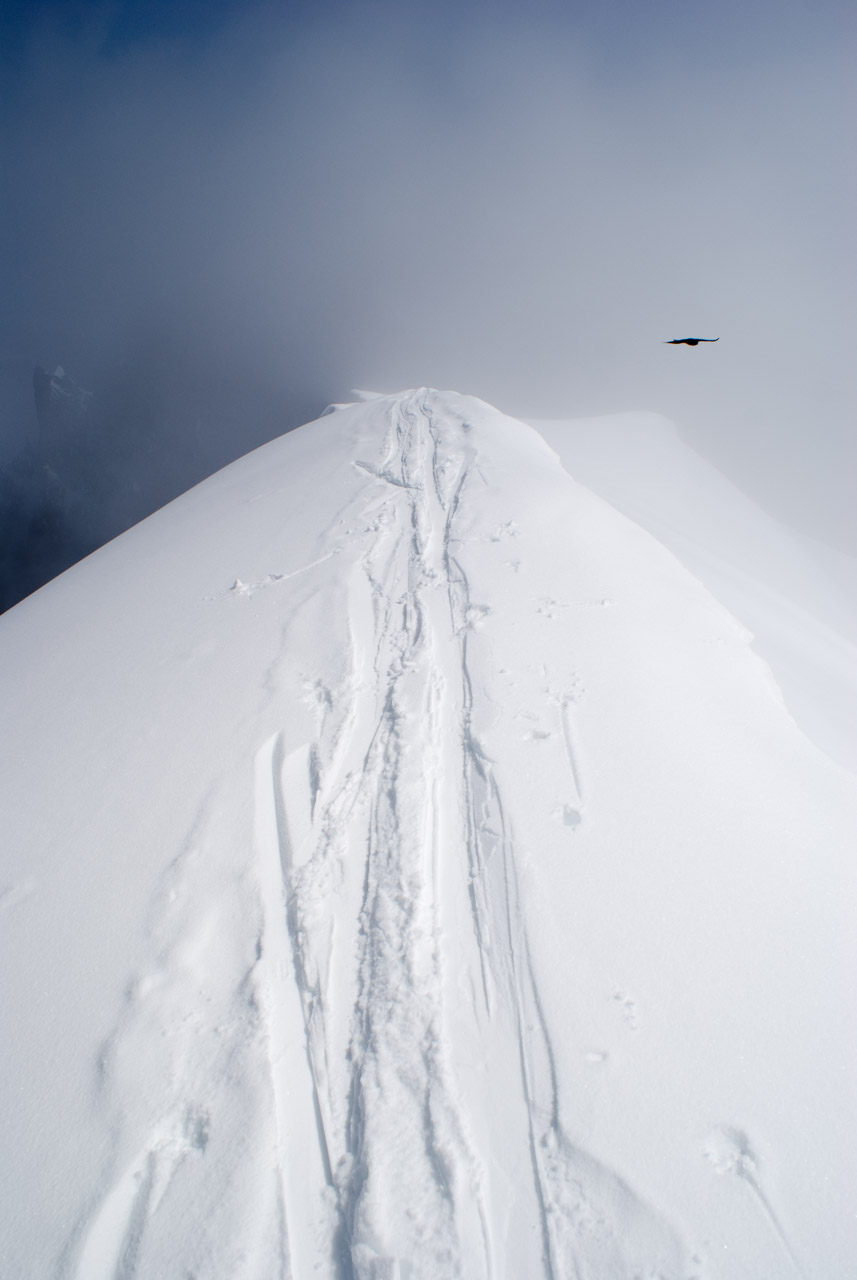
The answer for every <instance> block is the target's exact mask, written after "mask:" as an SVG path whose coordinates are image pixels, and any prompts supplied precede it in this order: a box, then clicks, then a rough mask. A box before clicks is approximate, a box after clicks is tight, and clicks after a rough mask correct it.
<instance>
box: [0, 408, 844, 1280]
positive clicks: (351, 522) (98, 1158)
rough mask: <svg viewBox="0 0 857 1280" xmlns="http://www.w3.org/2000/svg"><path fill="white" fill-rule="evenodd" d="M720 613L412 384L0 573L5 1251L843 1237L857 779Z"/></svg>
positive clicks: (255, 1264)
mask: <svg viewBox="0 0 857 1280" xmlns="http://www.w3.org/2000/svg"><path fill="white" fill-rule="evenodd" d="M556 430H557V428H556V424H554V426H553V431H554V433H555V432H556ZM551 438H553V436H552V437H551ZM670 447H671V448H672V449H673V450H674V451H676V450H680V449H681V448H682V446H681V445H680V444H679V442H678V440H677V438H675V439H674V441H673V444H672V446H670ZM711 492H714V490H713V489H712V490H711ZM748 527H749V526H748ZM754 527H755V526H754ZM685 532H686V533H687V530H686V531H685ZM692 541H693V540H692V539H691V538H690V537H689V536H688V537H687V538H686V542H687V543H688V545H691V544H692ZM697 550H698V544H697ZM748 554H749V552H748ZM825 634H826V633H825ZM751 639H752V637H751V636H750V633H749V632H748V631H747V630H746V628H745V626H744V625H742V622H739V621H736V619H735V618H734V617H733V616H732V615H731V614H730V613H729V612H727V610H726V608H725V607H724V606H723V605H722V604H721V603H720V602H719V601H718V600H716V599H715V598H714V597H713V596H712V595H711V594H709V591H708V590H707V589H706V587H704V586H703V585H702V583H701V582H700V581H699V579H698V578H697V577H694V576H692V574H691V572H690V571H689V570H688V569H687V568H686V567H684V565H683V564H682V563H681V562H680V560H679V559H677V558H676V557H675V555H674V554H673V553H672V552H671V551H668V550H667V549H666V548H665V547H664V546H663V545H662V544H661V543H660V542H658V541H656V540H655V539H654V538H653V537H652V536H651V534H650V533H648V532H645V531H644V530H643V529H642V528H640V527H639V525H637V524H634V523H632V522H631V521H630V520H629V519H628V518H627V517H626V516H624V515H621V514H619V512H618V511H617V510H615V509H614V508H613V507H611V506H609V505H607V503H606V502H605V501H604V500H603V499H602V498H601V497H598V496H596V495H595V494H594V493H593V492H591V491H590V490H588V489H586V488H584V487H583V486H582V485H581V484H579V483H577V482H576V481H575V479H573V478H572V475H571V474H569V472H568V471H566V470H565V469H564V467H563V465H562V463H561V462H560V460H559V457H558V456H557V454H556V453H554V452H553V451H552V449H551V448H550V447H549V446H548V445H547V443H546V442H545V439H544V438H543V437H542V436H541V435H540V434H539V433H538V432H537V431H536V430H534V429H533V428H532V427H529V426H525V425H524V424H523V423H520V422H516V421H514V420H512V419H510V418H507V417H505V416H503V415H502V414H501V413H498V412H497V411H496V410H494V409H491V408H489V407H488V406H487V405H485V404H484V403H482V402H480V401H478V400H474V399H470V398H467V397H461V396H457V395H453V394H440V393H437V392H433V391H425V390H421V391H417V392H409V393H406V394H404V395H400V396H392V397H379V398H376V399H372V400H368V401H366V402H365V403H360V404H355V405H350V406H344V407H339V408H337V410H336V411H335V412H331V413H329V414H327V415H326V416H324V417H323V418H321V419H320V420H319V421H317V422H315V423H311V424H309V425H308V426H306V427H304V428H302V429H300V430H299V431H296V432H293V433H291V434H289V435H287V436H284V437H283V438H282V439H280V440H278V441H276V442H274V443H272V444H269V445H267V446H265V447H264V448H262V449H259V450H258V451H256V452H255V453H253V454H250V455H249V456H247V457H246V458H244V459H242V460H241V461H240V462H238V463H235V464H234V465H232V466H230V467H228V468H226V469H225V470H224V471H222V472H220V473H219V474H217V475H216V476H213V477H212V478H211V479H209V480H207V481H206V482H204V483H203V484H201V485H199V486H198V487H197V488H196V489H193V490H192V491H191V492H189V493H188V494H186V495H185V496H184V497H182V498H180V499H179V500H177V501H176V502H173V503H172V504H170V505H169V506H168V507H166V508H165V509H164V510H162V511H160V512H158V513H157V514H156V515H154V516H153V517H151V518H150V519H148V520H146V521H144V522H143V523H142V524H140V525H138V526H137V527H136V528H134V529H132V530H130V531H129V532H128V533H126V534H124V535H123V536H122V537H120V538H118V539H117V540H116V541H115V542H113V543H111V544H110V545H108V546H107V547H105V548H103V549H102V550H101V551H99V552H97V553H96V554H95V555H93V556H91V557H90V558H89V559H88V560H86V561H84V562H83V563H82V564H80V565H78V566H77V567H75V568H74V569H72V570H70V571H69V572H68V573H66V574H64V575H63V576H62V577H61V578H60V579H58V580H57V581H55V582H54V583H52V584H50V585H49V586H48V587H46V588H45V589H43V590H42V591H40V592H38V593H37V594H36V595H35V596H33V597H31V598H30V599H29V600H27V601H25V602H24V603H22V604H21V605H19V606H18V607H17V608H15V609H13V610H12V611H10V613H8V614H7V615H5V616H4V617H3V618H2V619H0V656H2V663H0V670H2V681H3V687H2V705H3V708H4V723H5V733H4V751H5V756H4V762H3V768H2V776H1V777H0V787H2V804H3V814H4V837H5V838H4V847H3V850H2V855H0V895H2V896H0V920H2V948H3V950H2V966H3V974H4V983H3V997H2V1000H3V1006H2V1007H3V1025H4V1028H5V1035H4V1054H3V1058H2V1065H0V1072H2V1077H0V1083H1V1084H2V1099H3V1108H4V1120H3V1125H4V1153H5V1158H4V1162H3V1168H2V1172H0V1261H2V1268H0V1269H2V1273H3V1274H4V1275H8V1276H10V1277H11V1276H16V1277H24V1276H33V1277H37V1276H38V1277H41V1276H57V1277H63V1278H65V1277H68V1278H69V1280H105V1278H107V1277H110V1278H115V1280H119V1277H122V1278H123V1280H125V1278H127V1277H140V1278H143V1277H145V1278H146V1280H163V1278H164V1277H185V1276H193V1277H194V1280H219V1278H222V1280H227V1278H228V1280H238V1278H239V1277H240V1278H243V1277H247V1280H251V1278H253V1280H256V1278H258V1280H273V1277H280V1276H286V1277H294V1280H308V1278H309V1277H320V1278H323V1280H327V1278H330V1280H352V1278H354V1277H359V1278H361V1280H447V1278H452V1277H461V1278H462V1280H483V1278H484V1280H488V1278H489V1277H490V1278H491V1280H539V1278H544V1280H563V1278H566V1277H567V1278H568V1280H572V1278H574V1280H632V1278H642V1277H646V1278H647V1280H653V1278H654V1277H658V1278H659V1280H691V1277H694V1278H696V1280H759V1278H760V1277H771V1278H773V1277H783V1278H784V1280H789V1278H790V1277H804V1280H806V1278H810V1277H811V1278H817V1280H830V1278H831V1277H837V1278H838V1277H843V1278H844V1277H846V1276H849V1275H852V1276H853V1275H857V1269H855V1267H857V1264H855V1259H857V1222H855V1218H854V1212H853V1204H852V1196H853V1188H854V1187H855V1186H857V1145H855V1143H854V1137H853V1123H854V1117H855V1080H854V1061H855V1057H854V1054H855V1019H854V1006H853V978H854V974H855V972H857V963H855V962H857V954H855V952H857V929H855V921H854V903H855V901H857V898H855V892H854V890H855V879H857V872H855V860H854V856H853V854H854V848H855V834H857V781H856V780H855V777H854V775H853V774H852V773H851V772H849V771H848V770H847V769H845V768H843V767H842V766H841V765H840V764H839V763H835V762H834V761H833V760H832V759H831V757H830V755H828V754H826V753H825V752H824V751H822V750H821V749H820V748H819V747H818V746H817V745H816V744H815V743H814V742H812V741H811V740H810V739H809V738H808V737H807V736H805V734H804V732H803V731H802V730H801V729H800V728H798V726H797V724H796V723H795V721H794V720H793V719H792V718H791V715H790V714H789V711H788V709H787V707H786V704H785V702H784V700H783V697H782V695H781V694H780V692H779V689H778V687H777V684H776V682H775V680H774V678H773V677H772V675H771V672H770V670H769V668H768V667H767V666H766V665H765V663H764V662H763V660H762V658H761V657H760V656H758V654H757V653H756V652H755V651H754V649H753V648H752V645H751ZM844 644H845V642H844V641H843V645H844ZM842 651H843V652H844V649H843V650H842ZM796 652H797V650H796V649H794V648H793V649H792V650H789V653H791V654H792V655H793V654H794V653H796ZM795 661H797V659H795Z"/></svg>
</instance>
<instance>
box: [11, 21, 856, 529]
mask: <svg viewBox="0 0 857 1280" xmlns="http://www.w3.org/2000/svg"><path fill="white" fill-rule="evenodd" d="M855 12H857V11H855V9H854V6H853V0H758V2H756V0H721V2H718V3H713V0H593V2H592V3H589V2H588V0H586V2H584V3H577V2H576V0H564V3H557V4H552V3H539V0H529V2H528V3H526V4H525V3H493V4H489V3H468V2H467V0H456V2H455V3H452V2H451V0H450V2H449V3H432V4H417V3H414V4H408V3H402V2H401V0H399V2H397V3H392V4H383V3H377V4H363V3H350V2H349V0H340V2H339V3H333V2H330V0H328V2H320V3H319V2H317V3H308V2H302V3H298V4H283V3H280V4H261V5H255V6H254V5H252V4H238V3H228V2H227V0H221V2H220V3H212V0H193V2H190V0H156V2H155V0H136V2H134V0H114V2H113V3H107V4H103V5H99V4H90V5H86V4H81V3H77V4H58V3H55V4H47V3H45V4H39V3H34V0H28V3H26V4H23V3H11V2H10V0H0V15H2V18H1V19H0V21H1V22H2V26H0V31H2V39H3V65H2V72H3V82H2V89H0V95H2V108H3V152H4V161H3V179H2V181H3V189H4V190H3V215H2V216H3V224H4V225H3V228H2V245H3V253H2V256H3V259H4V275H5V282H4V285H3V288H2V302H0V351H2V353H3V355H4V357H5V358H6V359H20V360H24V361H27V362H30V363H35V362H37V361H38V362H39V363H42V364H44V365H45V366H46V367H49V368H50V367H53V365H54V364H56V363H61V364H62V365H63V366H64V367H65V368H66V370H67V371H68V372H69V373H70V374H71V375H72V376H73V377H74V378H75V379H76V380H77V381H79V382H81V383H82V384H83V385H85V386H87V385H92V384H98V385H104V384H106V383H109V381H110V378H111V377H112V376H113V375H114V374H115V371H116V370H117V369H122V368H124V369H127V368H128V366H129V364H131V365H134V364H135V362H136V363H137V364H139V363H140V361H141V360H143V357H142V356H141V354H140V353H141V352H144V351H145V352H148V353H149V354H148V356H147V357H146V359H148V360H149V362H150V365H149V367H151V366H152V365H153V364H154V365H155V366H157V367H158V368H159V369H160V367H161V364H166V365H167V366H169V367H170V368H172V369H179V371H180V372H179V373H176V374H175V378H176V379H177V380H178V381H179V382H181V380H182V378H185V379H186V380H187V379H188V378H190V379H191V381H193V378H195V379H196V380H197V381H196V383H195V385H199V384H200V382H205V381H207V380H208V381H210V380H212V379H213V380H215V381H217V379H220V378H223V377H224V376H228V377H229V378H230V379H231V380H232V381H233V382H234V384H235V385H236V386H240V385H247V386H250V385H252V386H254V387H255V388H257V389H259V388H262V389H264V392H265V394H269V395H270V397H271V402H272V403H277V404H281V405H283V406H285V408H284V419H283V420H284V424H285V425H294V422H295V421H297V420H300V418H301V417H306V416H308V415H309V414H310V413H311V412H317V411H319V410H320V409H321V408H322V407H323V406H324V404H325V403H327V401H329V400H335V399H342V398H347V394H348V390H349V388H350V387H352V386H369V387H377V388H379V389H384V390H394V389H399V388H401V387H404V386H411V385H416V384H422V383H428V384H431V385H435V386H440V387H453V388H455V389H457V390H461V391H466V392H472V393H474V394H476V395H480V396H483V397H484V398H486V399H488V400H491V401H492V402H494V403H496V404H497V405H499V406H500V407H501V408H503V409H505V410H507V411H509V412H511V413H514V414H518V415H539V414H541V415H554V416H560V415H569V416H571V415H580V414H586V415H589V414H595V413H608V412H611V411H614V410H623V409H634V408H640V409H652V410H656V411H660V412H664V413H666V414H669V415H670V416H672V417H674V418H675V419H676V420H677V421H678V423H679V425H680V427H681V429H682V431H683V433H684V434H685V436H686V438H687V439H689V440H690V441H691V443H694V444H695V445H696V446H697V447H698V448H700V450H701V451H702V452H704V453H706V454H707V456H709V457H710V458H711V459H712V460H713V461H714V462H716V463H717V464H718V465H720V466H722V467H723V468H724V469H725V470H727V471H728V472H729V473H730V474H731V475H732V476H733V477H734V478H736V479H737V480H738V481H739V483H742V484H743V485H744V487H745V488H746V489H748V490H749V491H750V492H751V493H753V494H754V495H755V496H756V497H758V498H760V499H761V500H763V501H764V502H765V503H766V504H767V505H768V506H769V507H770V508H771V509H772V510H774V511H775V512H776V514H778V515H779V516H780V517H786V518H791V519H792V521H793V522H794V523H795V524H796V525H799V526H801V527H804V528H808V529H809V530H811V531H812V530H814V531H815V532H816V533H818V534H820V535H823V536H826V537H828V538H830V539H834V540H838V541H840V542H842V541H843V540H845V539H847V538H848V537H850V538H851V539H852V543H851V545H852V546H857V531H856V530H855V526H854V519H853V509H854V507H855V504H854V501H853V476H854V474H855V473H857V450H855V444H854V439H855V419H857V414H855V407H857V378H855V373H854V369H855V355H854V352H855V349H857V348H855V339H857V325H855V314H854V313H855V305H854V299H855V297H857V287H855V286H857V279H855V276H856V275H857V272H855V256H857V255H855V252H854V247H853V245H854V232H853V227H854V226H855V225H857V209H855V200H854V154H855V151H854V141H855V139H854V122H855V119H857V102H855V97H857V94H855V87H854V86H855V79H857V78H855V74H854V69H855V53H857V38H855ZM699 334H701V335H703V336H711V337H717V336H719V337H720V339H721V340H720V342H719V343H717V344H716V345H714V346H708V347H699V348H696V349H690V348H686V347H670V346H665V345H663V340H664V339H667V338H672V337H684V336H687V335H699ZM153 352H154V353H156V354H155V355H153V354H152V353H153ZM143 363H145V361H143ZM187 370H193V375H192V377H191V375H190V374H189V373H187V372H186V371H187ZM181 371H185V372H181ZM224 371H226V374H224ZM238 401H239V402H240V395H239V396H238ZM289 415H291V420H289V421H286V419H288V418H289ZM196 429H197V430H198V429H199V424H197V427H196ZM203 429H204V424H203ZM217 429H218V431H221V430H228V431H229V433H230V435H229V440H228V441H227V442H226V444H224V445H223V446H222V447H223V448H226V450H227V451H231V453H232V454H238V453H241V452H242V451H243V449H244V448H245V447H250V446H251V445H253V444H256V443H257V442H258V434H254V432H253V431H252V430H251V429H249V428H248V427H247V424H246V423H245V422H243V421H242V420H241V413H240V411H239V412H236V414H235V421H234V435H232V434H231V432H232V430H233V428H232V427H229V428H228V429H227V428H224V427H223V425H222V423H221V424H220V426H218V428H217ZM6 430H7V437H8V438H7V441H6V445H5V449H6V451H7V452H8V450H9V449H12V448H14V447H15V442H14V440H12V439H11V436H12V435H14V431H15V427H14V424H13V425H11V426H10V425H9V424H7V427H6ZM175 430H179V428H178V427H176V428H175ZM270 433H271V432H270V431H268V434H270ZM221 443H222V442H221ZM215 452H216V451H215ZM164 465H165V467H169V465H170V463H169V458H168V457H165V459H164Z"/></svg>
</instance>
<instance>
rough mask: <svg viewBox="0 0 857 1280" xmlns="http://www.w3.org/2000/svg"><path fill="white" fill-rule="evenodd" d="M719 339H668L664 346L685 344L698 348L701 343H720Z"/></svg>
mask: <svg viewBox="0 0 857 1280" xmlns="http://www.w3.org/2000/svg"><path fill="white" fill-rule="evenodd" d="M719 341H720V339H719V338H667V340H666V342H665V343H664V346H665V347H667V346H671V345H675V343H677V342H683V343H684V344H685V346H687V347H698V346H699V344H700V342H719Z"/></svg>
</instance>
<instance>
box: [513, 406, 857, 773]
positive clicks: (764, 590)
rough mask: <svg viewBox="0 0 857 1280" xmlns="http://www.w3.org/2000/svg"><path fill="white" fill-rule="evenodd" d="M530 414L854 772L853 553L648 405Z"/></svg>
mask: <svg viewBox="0 0 857 1280" xmlns="http://www.w3.org/2000/svg"><path fill="white" fill-rule="evenodd" d="M533 425H534V426H535V427H536V429H537V430H538V431H539V433H540V434H541V435H543V436H544V438H545V439H546V440H547V441H548V443H549V444H550V445H551V447H552V448H554V449H556V451H557V453H558V454H559V456H560V457H561V458H562V460H563V463H564V464H565V466H566V468H567V469H568V470H569V471H570V472H571V473H572V475H574V476H575V478H576V479H578V480H580V481H582V482H583V483H584V484H586V485H588V486H589V487H590V488H591V489H594V490H595V492H596V493H598V494H600V495H601V497H603V498H606V499H607V501H608V502H610V503H611V504H612V505H613V506H615V507H618V509H619V510H620V511H622V512H623V513H624V514H625V515H627V516H630V517H631V519H632V520H634V521H636V522H637V523H638V524H641V525H642V526H643V527H644V528H645V529H648V530H649V532H650V533H652V534H654V536H655V537H656V538H657V539H658V540H659V541H660V542H662V543H663V544H664V545H665V546H667V547H669V549H670V550H671V551H672V552H673V553H674V554H675V555H677V556H678V558H679V560H681V562H682V564H683V565H685V567H686V568H688V569H690V570H691V572H692V573H694V574H695V575H696V576H697V577H698V578H699V579H700V580H701V581H702V582H704V583H705V585H706V586H707V587H708V588H709V590H710V591H711V592H712V594H713V595H715V596H716V597H717V599H718V600H720V601H721V602H722V603H723V604H725V605H726V606H727V608H729V609H730V610H731V611H732V612H733V613H734V614H735V615H736V617H738V618H740V619H741V621H742V622H743V623H745V624H746V625H747V626H748V627H749V628H750V630H751V631H752V632H753V635H754V644H755V648H756V650H757V652H758V653H760V654H761V655H762V656H763V657H764V658H765V660H766V662H768V663H770V665H771V667H772V669H773V671H774V674H775V676H776V678H777V682H778V683H779V685H780V687H781V688H782V690H783V693H784V695H785V698H786V702H787V704H788V707H789V710H790V711H791V713H792V715H794V716H795V717H796V718H797V720H798V723H799V724H800V725H801V727H802V728H803V729H804V731H805V732H807V733H809V735H810V737H812V738H813V740H814V741H815V742H817V743H818V744H819V745H820V746H821V747H822V748H823V749H824V750H825V751H827V752H829V753H830V754H831V755H832V756H833V758H834V759H835V760H838V761H839V762H840V764H844V765H845V766H846V768H850V769H851V770H852V771H853V772H857V562H855V561H854V560H853V559H852V558H851V557H849V556H847V555H844V554H841V553H837V552H835V551H833V550H831V549H830V548H828V547H825V546H822V545H821V544H819V543H814V542H812V541H811V540H810V539H808V538H806V537H804V536H801V535H800V534H798V533H796V532H795V531H793V530H790V529H785V528H783V527H782V525H780V524H778V523H777V521H776V520H773V519H772V518H771V517H770V516H768V515H766V514H765V513H764V512H763V511H761V510H760V509H759V508H758V507H757V506H756V505H755V504H754V503H753V502H752V501H751V500H750V499H749V498H747V497H746V495H745V494H743V493H742V492H741V491H740V490H739V489H737V488H736V487H735V485H733V484H731V483H730V481H728V480H727V479H726V478H725V476H723V475H721V474H720V473H719V472H718V471H717V469H716V468H715V467H713V466H712V465H711V463H709V462H707V461H706V460H705V459H704V458H701V457H700V456H699V455H698V454H697V453H695V452H694V451H693V450H692V449H691V448H689V447H688V446H687V445H686V444H684V443H683V441H682V440H681V439H680V437H679V434H678V432H677V431H676V428H675V427H674V426H673V424H672V423H671V422H669V421H668V420H667V419H665V418H661V417H659V416H658V415H657V414H653V413H622V414H614V415H612V416H610V417H603V418H578V419H575V420H573V421H550V422H549V421H541V422H536V423H533ZM774 465H775V464H774Z"/></svg>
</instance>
